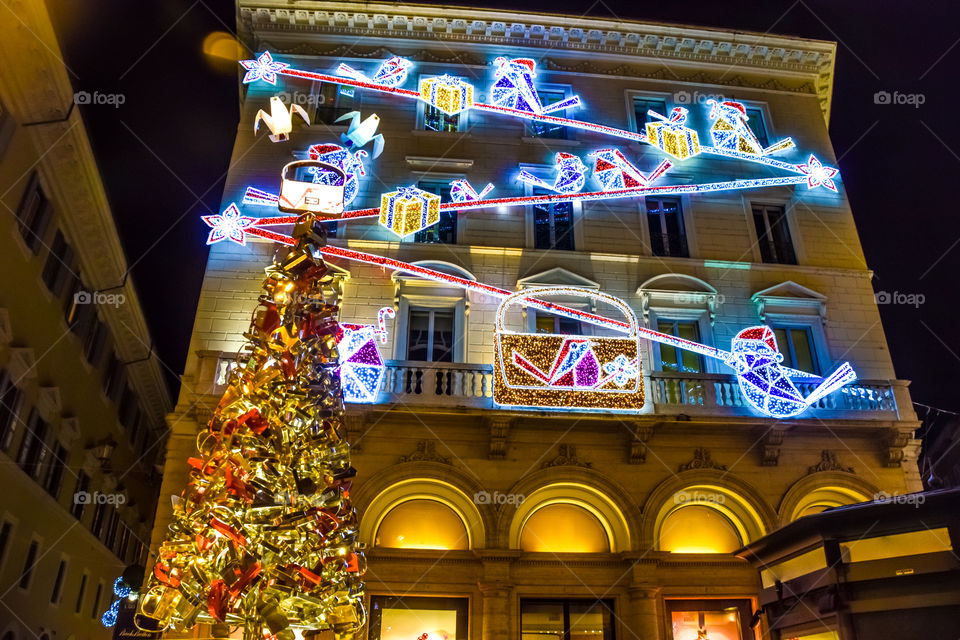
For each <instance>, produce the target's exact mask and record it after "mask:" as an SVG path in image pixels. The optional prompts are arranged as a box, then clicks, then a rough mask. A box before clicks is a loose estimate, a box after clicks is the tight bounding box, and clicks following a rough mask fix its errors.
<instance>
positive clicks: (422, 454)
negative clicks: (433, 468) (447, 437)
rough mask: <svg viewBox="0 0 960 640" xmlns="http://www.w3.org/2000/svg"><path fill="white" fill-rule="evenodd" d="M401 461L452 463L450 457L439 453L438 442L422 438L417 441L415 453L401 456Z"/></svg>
mask: <svg viewBox="0 0 960 640" xmlns="http://www.w3.org/2000/svg"><path fill="white" fill-rule="evenodd" d="M400 462H439V463H440V464H451V462H450V458H446V457H444V456H441V455H440V454H439V453H437V443H436V442H435V441H433V440H421V441H420V442H418V443H417V450H416V451H414V452H413V453H411V454H409V455H406V456H400Z"/></svg>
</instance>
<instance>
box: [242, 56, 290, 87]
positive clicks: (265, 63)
mask: <svg viewBox="0 0 960 640" xmlns="http://www.w3.org/2000/svg"><path fill="white" fill-rule="evenodd" d="M240 64H241V65H242V66H243V68H244V69H246V70H247V74H246V75H245V76H243V84H248V83H250V82H254V81H256V80H263V81H264V82H269V83H270V84H277V73H278V72H280V71H283V70H284V69H286V68H287V67H289V66H290V65H289V64H287V63H286V62H276V61H275V60H274V59H273V57H272V56H271V55H270V52H269V51H264V52H263V53H262V54H261V55H260V57H259V58H257V59H256V60H241V61H240Z"/></svg>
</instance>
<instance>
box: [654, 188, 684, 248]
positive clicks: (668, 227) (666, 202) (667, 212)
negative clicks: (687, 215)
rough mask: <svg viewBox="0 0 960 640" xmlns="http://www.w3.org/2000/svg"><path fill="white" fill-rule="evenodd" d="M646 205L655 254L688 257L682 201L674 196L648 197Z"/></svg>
mask: <svg viewBox="0 0 960 640" xmlns="http://www.w3.org/2000/svg"><path fill="white" fill-rule="evenodd" d="M646 205H647V227H648V228H649V229H650V249H651V251H652V253H653V255H655V256H675V257H681V258H686V257H688V256H689V252H688V251H687V237H686V231H685V230H684V227H683V212H682V210H681V208H680V201H679V200H677V199H673V198H647V199H646Z"/></svg>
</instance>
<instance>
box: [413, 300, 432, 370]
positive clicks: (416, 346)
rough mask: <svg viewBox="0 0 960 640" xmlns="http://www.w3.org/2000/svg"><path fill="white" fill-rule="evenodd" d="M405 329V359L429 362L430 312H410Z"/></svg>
mask: <svg viewBox="0 0 960 640" xmlns="http://www.w3.org/2000/svg"><path fill="white" fill-rule="evenodd" d="M407 327H408V329H407V359H408V360H429V359H430V357H429V351H428V349H429V344H430V312H429V311H413V310H411V311H410V316H409V319H408V321H407Z"/></svg>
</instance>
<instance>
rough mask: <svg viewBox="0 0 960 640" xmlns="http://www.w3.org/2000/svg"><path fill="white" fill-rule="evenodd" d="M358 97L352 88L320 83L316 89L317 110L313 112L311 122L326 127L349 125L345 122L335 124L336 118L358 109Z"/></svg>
mask: <svg viewBox="0 0 960 640" xmlns="http://www.w3.org/2000/svg"><path fill="white" fill-rule="evenodd" d="M358 98H359V96H358V93H357V90H356V89H355V88H354V87H347V86H343V85H338V84H332V83H329V82H321V83H320V87H319V89H317V109H316V111H314V115H313V122H314V123H316V124H326V125H332V124H337V125H344V124H349V123H348V122H346V121H343V122H337V118H339V117H340V116H342V115H344V114H347V113H350V112H351V111H357V110H358V109H359V103H360V101H359V99H358Z"/></svg>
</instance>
